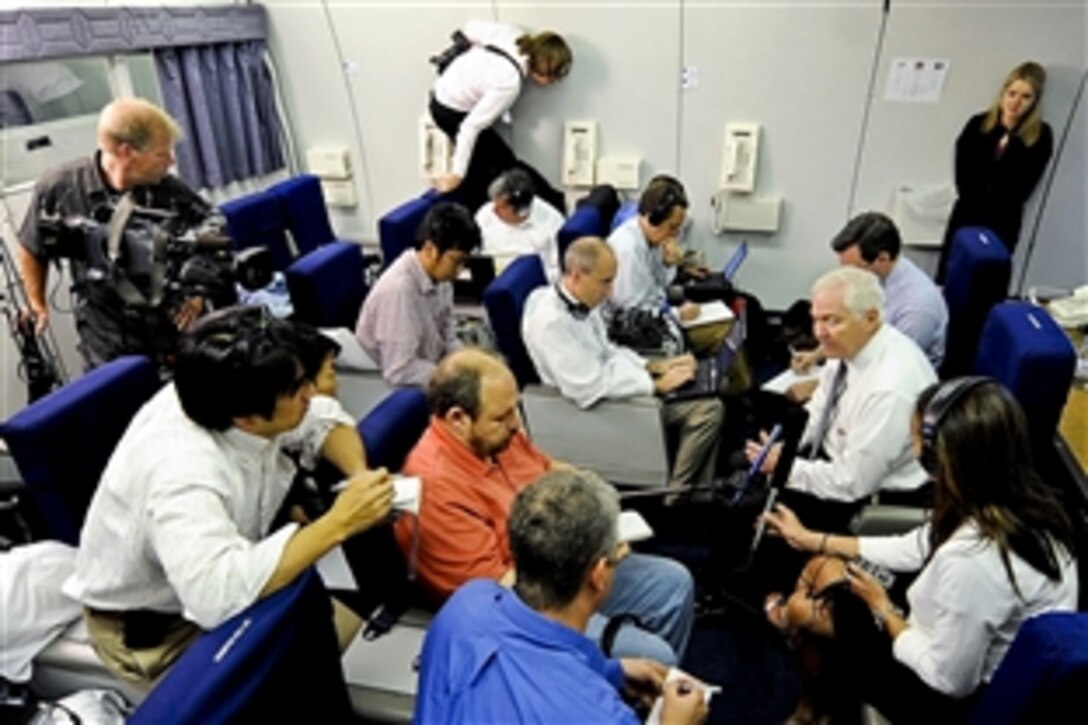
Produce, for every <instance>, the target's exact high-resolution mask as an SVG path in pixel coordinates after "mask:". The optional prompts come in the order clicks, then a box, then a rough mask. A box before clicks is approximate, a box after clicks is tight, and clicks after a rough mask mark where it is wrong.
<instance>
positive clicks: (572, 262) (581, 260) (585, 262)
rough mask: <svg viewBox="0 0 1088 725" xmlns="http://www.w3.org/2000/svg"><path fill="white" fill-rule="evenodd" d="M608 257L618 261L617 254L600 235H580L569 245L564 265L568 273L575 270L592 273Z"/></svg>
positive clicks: (564, 257)
mask: <svg viewBox="0 0 1088 725" xmlns="http://www.w3.org/2000/svg"><path fill="white" fill-rule="evenodd" d="M606 259H611V260H612V261H613V262H615V261H616V254H615V253H614V252H613V251H612V247H610V246H608V242H606V241H605V240H603V239H601V238H600V237H579V238H578V239H575V240H574V242H572V243H571V245H570V246H569V247H567V253H566V254H565V255H563V266H564V267H565V268H566V270H567V273H568V274H570V273H571V272H573V271H578V272H581V273H582V274H590V273H592V272H593V270H595V269H597V265H598V264H600V263H601V262H602V261H603V260H606Z"/></svg>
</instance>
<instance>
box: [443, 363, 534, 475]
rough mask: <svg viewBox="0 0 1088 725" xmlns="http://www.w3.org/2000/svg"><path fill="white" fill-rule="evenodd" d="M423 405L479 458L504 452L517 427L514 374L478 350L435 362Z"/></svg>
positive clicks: (518, 424) (518, 428) (516, 387)
mask: <svg viewBox="0 0 1088 725" xmlns="http://www.w3.org/2000/svg"><path fill="white" fill-rule="evenodd" d="M427 402H428V403H429V404H430V407H431V413H432V414H434V416H435V417H436V418H438V419H439V420H440V421H441V423H442V425H443V426H445V428H446V430H448V431H449V432H450V433H451V434H452V435H453V436H454V437H455V438H457V439H458V440H460V441H461V442H462V443H463V444H464V445H465V446H467V447H468V448H470V449H471V450H472V452H473V453H475V454H476V455H477V456H479V457H480V458H488V457H490V456H493V455H495V454H497V453H499V452H501V451H503V450H504V449H505V448H506V447H507V446H508V445H509V444H510V440H511V438H513V436H514V434H515V433H516V432H517V431H518V430H520V429H521V418H520V417H519V416H518V385H517V381H515V380H514V375H513V374H512V373H511V372H510V369H509V368H508V367H506V364H505V363H504V362H503V361H502V360H500V359H499V358H497V357H496V356H495V355H493V354H491V353H489V352H486V351H484V350H481V349H479V348H466V349H463V350H458V351H457V352H454V353H451V354H449V355H447V356H446V357H444V358H443V359H442V361H441V362H439V363H438V367H437V368H435V371H434V373H432V374H431V379H430V381H429V382H428V384H427Z"/></svg>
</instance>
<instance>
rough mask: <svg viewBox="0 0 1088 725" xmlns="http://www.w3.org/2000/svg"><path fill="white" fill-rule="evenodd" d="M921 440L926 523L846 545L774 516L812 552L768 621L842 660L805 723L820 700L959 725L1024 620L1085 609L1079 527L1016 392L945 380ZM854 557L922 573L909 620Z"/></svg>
mask: <svg viewBox="0 0 1088 725" xmlns="http://www.w3.org/2000/svg"><path fill="white" fill-rule="evenodd" d="M913 431H914V439H915V450H916V452H917V453H918V455H919V458H920V460H921V462H922V465H923V467H924V468H926V470H927V472H928V473H929V474H930V476H931V477H932V481H933V484H934V502H933V503H934V507H933V512H932V514H931V516H930V519H929V521H928V522H927V523H926V524H924V525H923V526H921V527H919V528H917V529H915V530H914V531H911V532H910V533H907V534H905V535H901V536H883V537H875V536H874V537H870V536H862V537H849V536H839V535H829V534H826V533H821V532H817V531H810V530H808V529H806V528H805V527H804V526H803V525H802V524H801V522H800V521H798V519H797V517H796V516H795V515H794V514H793V512H792V511H790V510H789V509H787V508H785V507H784V506H781V505H780V506H778V507H777V509H776V510H775V511H773V512H771V513H769V514H767V515H766V522H767V524H768V525H769V527H770V528H769V530H770V531H771V532H772V533H776V534H778V535H780V536H782V537H783V538H784V539H785V540H786V541H787V542H788V543H789V544H790V545H791V546H793V547H794V548H795V549H798V550H801V551H810V552H812V553H814V554H816V556H815V557H813V559H812V560H811V561H810V562H809V564H808V565H807V566H806V568H805V571H804V572H803V573H802V575H801V579H800V581H799V582H798V585H797V588H796V590H795V591H794V592H793V593H792V594H791V595H790V596H789V597H788V598H786V597H784V596H781V595H774V594H772V595H770V596H769V597H768V598H767V602H766V605H767V606H766V611H767V617H768V619H769V620H770V621H771V623H772V624H774V625H776V626H777V627H779V628H780V629H783V630H787V631H790V632H792V633H794V634H798V635H799V638H800V640H801V641H805V642H807V643H808V644H809V645H812V644H815V647H816V649H817V650H822V651H823V654H824V655H825V657H824V658H823V660H824V661H825V662H827V663H831V662H834V663H835V665H834V666H833V667H827V666H825V667H823V668H822V671H821V673H820V675H819V677H820V678H822V679H820V680H819V687H817V688H806V690H808V689H812V690H813V691H814V692H811V693H806V694H807V695H808V698H807V699H803V700H802V705H801V706H800V707H799V710H798V712H797V713H795V715H796V716H797V717H796V719H797V720H799V721H805V720H811V719H813V718H814V717H815V716H816V714H817V713H819V712H820V711H821V710H825V709H826V708H827V707H828V705H829V703H828V702H827V701H826V700H825V701H824V702H820V701H818V699H817V698H818V697H820V696H823V697H825V698H827V697H828V695H829V693H834V694H833V695H832V696H831V699H837V701H838V702H839V703H840V704H841V702H842V700H843V699H844V698H843V697H842V696H843V695H844V694H846V697H845V699H846V700H848V701H849V700H850V699H853V701H854V702H855V703H856V700H857V699H859V698H860V699H861V700H862V701H864V702H868V703H870V704H872V705H874V706H875V707H876V708H877V709H878V710H880V711H881V712H882V714H883V715H884V716H885V717H887V718H888V719H890V720H891V721H892V722H918V721H920V720H922V719H923V718H928V719H932V720H933V721H934V722H955V721H959V720H962V719H964V718H965V717H966V715H967V714H968V713H969V712H970V708H971V707H972V706H973V704H974V702H975V701H976V700H977V697H978V696H979V695H980V694H981V691H982V689H983V688H984V687H985V684H986V683H987V682H988V681H989V680H990V678H991V677H992V676H993V673H994V670H996V669H997V666H998V665H999V664H1000V662H1001V659H1002V658H1003V657H1004V655H1005V652H1006V651H1007V650H1008V648H1009V645H1010V644H1011V643H1012V640H1013V638H1014V637H1015V636H1016V632H1017V630H1018V629H1019V627H1020V624H1021V623H1022V622H1023V621H1024V620H1026V619H1027V618H1029V617H1031V616H1034V615H1036V614H1039V613H1041V612H1045V611H1053V610H1069V611H1071V610H1074V609H1076V606H1077V569H1076V562H1075V560H1074V558H1073V557H1074V555H1073V552H1074V550H1075V543H1074V534H1073V529H1072V525H1071V523H1070V520H1069V518H1068V517H1067V516H1066V514H1065V512H1064V511H1063V509H1062V508H1061V506H1060V504H1059V503H1058V501H1057V499H1056V498H1055V497H1054V495H1053V494H1052V493H1051V491H1050V489H1048V488H1047V487H1046V486H1044V485H1043V483H1042V482H1041V481H1040V480H1039V478H1038V476H1037V475H1036V474H1035V472H1034V471H1033V470H1032V468H1031V467H1030V464H1029V462H1028V455H1029V453H1028V448H1029V445H1028V439H1027V425H1026V422H1025V420H1024V416H1023V413H1022V412H1021V410H1020V407H1019V405H1017V403H1016V401H1015V400H1014V399H1013V398H1012V396H1011V395H1010V394H1009V393H1008V391H1006V390H1005V389H1004V388H1003V387H1002V386H1001V385H1000V384H998V383H997V382H996V381H994V380H991V379H988V378H958V379H953V380H949V381H947V382H944V383H939V384H936V385H934V386H932V387H930V388H929V389H927V390H926V391H924V392H923V393H922V395H921V396H920V397H919V400H918V404H917V406H916V411H915V416H914V426H913ZM859 558H860V561H861V562H869V563H871V564H875V565H878V566H879V567H884V568H886V569H887V570H891V571H894V572H918V575H917V578H915V579H914V582H913V584H911V586H910V588H909V589H907V592H906V604H907V613H906V614H904V613H903V612H902V611H900V610H899V609H898V608H897V607H896V606H895V605H894V604H893V601H892V598H891V597H890V596H889V594H888V591H887V589H885V587H884V585H883V584H881V583H880V582H879V581H878V580H877V578H876V577H874V576H873V575H872V574H871V573H870V571H871V570H872V567H869V566H865V567H864V568H863V566H860V565H859ZM894 589H895V587H893V590H894ZM813 635H815V636H813ZM828 638H830V639H828ZM811 649H812V648H811V647H809V650H810V651H811ZM810 661H811V660H810ZM816 669H819V668H816ZM809 674H810V675H811V676H815V675H814V673H813V668H810V669H809ZM810 684H811V682H810ZM855 712H856V711H855Z"/></svg>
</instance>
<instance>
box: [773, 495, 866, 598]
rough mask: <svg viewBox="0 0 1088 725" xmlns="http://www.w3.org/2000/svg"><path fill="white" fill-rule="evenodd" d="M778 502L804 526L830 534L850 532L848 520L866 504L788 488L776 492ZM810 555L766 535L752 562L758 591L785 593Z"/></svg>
mask: <svg viewBox="0 0 1088 725" xmlns="http://www.w3.org/2000/svg"><path fill="white" fill-rule="evenodd" d="M778 502H779V503H781V504H784V505H786V506H788V507H789V508H790V509H792V510H793V512H794V513H795V514H797V518H798V519H800V520H801V523H802V524H804V525H805V528H807V529H809V530H810V531H821V532H828V533H831V534H848V533H850V521H851V520H852V519H853V518H854V515H855V514H857V512H858V511H860V510H861V507H862V506H863V505H864V503H865V502H864V501H857V502H844V501H831V500H828V499H823V498H817V497H816V496H813V495H811V494H807V493H804V492H801V491H795V490H792V489H788V488H787V489H783V490H782V491H781V492H780V493H779V495H778ZM811 556H812V554H811V553H810V552H801V551H797V550H796V549H794V548H793V547H791V546H790V545H789V544H787V543H786V542H784V541H783V540H782V539H780V538H778V537H775V536H765V537H764V538H763V540H762V542H761V543H760V545H759V550H758V551H757V552H756V555H755V558H754V560H753V562H752V570H753V573H754V574H755V577H756V579H757V581H758V582H759V585H760V586H759V593H760V594H768V593H770V592H782V593H785V594H787V595H788V594H789V592H792V591H793V587H794V585H795V584H796V583H797V578H798V577H799V576H801V570H802V569H804V568H805V563H806V562H808V560H809V558H811Z"/></svg>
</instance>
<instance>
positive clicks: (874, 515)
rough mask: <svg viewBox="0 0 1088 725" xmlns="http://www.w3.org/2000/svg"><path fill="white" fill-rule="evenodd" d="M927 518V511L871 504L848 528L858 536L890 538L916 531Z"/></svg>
mask: <svg viewBox="0 0 1088 725" xmlns="http://www.w3.org/2000/svg"><path fill="white" fill-rule="evenodd" d="M928 518H929V509H924V508H919V507H917V506H890V505H887V504H873V505H870V506H866V507H865V508H863V509H862V510H861V511H860V512H858V515H857V516H856V517H855V518H854V520H853V522H851V526H850V528H851V529H852V530H853V532H854V533H855V534H856V535H858V536H891V535H894V534H905V533H907V532H908V531H910V530H912V529H916V528H918V527H919V526H921V525H922V524H924V523H925V522H926V519H928Z"/></svg>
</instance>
